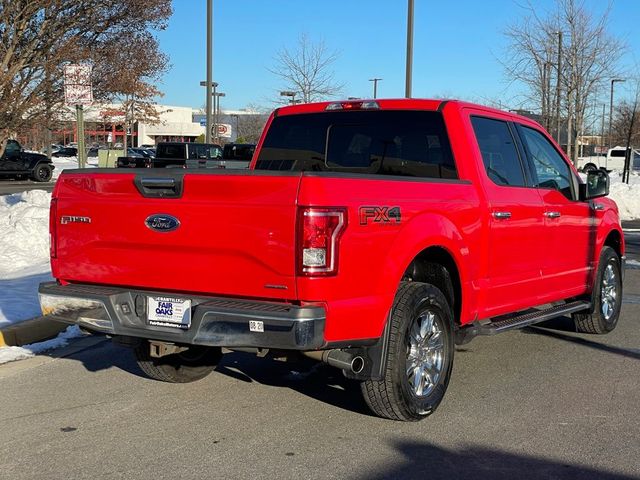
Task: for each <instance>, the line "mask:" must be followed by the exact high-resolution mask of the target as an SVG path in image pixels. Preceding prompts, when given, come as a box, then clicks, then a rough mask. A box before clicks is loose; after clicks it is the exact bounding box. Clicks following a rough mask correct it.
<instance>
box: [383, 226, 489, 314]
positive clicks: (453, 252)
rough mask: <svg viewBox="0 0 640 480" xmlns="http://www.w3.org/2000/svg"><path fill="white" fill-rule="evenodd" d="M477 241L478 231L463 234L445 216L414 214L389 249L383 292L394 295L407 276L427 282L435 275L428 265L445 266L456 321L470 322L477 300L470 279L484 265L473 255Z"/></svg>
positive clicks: (474, 288) (475, 275)
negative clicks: (426, 267) (480, 265)
mask: <svg viewBox="0 0 640 480" xmlns="http://www.w3.org/2000/svg"><path fill="white" fill-rule="evenodd" d="M477 240H478V239H477V238H476V236H474V234H471V236H469V235H467V236H463V235H461V232H460V231H459V230H458V228H457V227H456V225H455V224H454V223H453V222H452V221H451V220H450V219H449V218H447V217H444V216H443V215H439V214H436V213H425V214H422V215H419V216H417V217H414V218H413V219H412V220H411V221H410V222H409V223H408V224H407V225H405V226H404V228H403V229H402V230H401V231H400V232H399V233H398V235H397V237H396V240H395V242H394V243H393V245H392V247H391V248H390V249H389V253H388V255H387V259H386V263H385V272H387V275H385V276H384V278H382V279H381V282H383V283H382V285H381V287H382V288H381V290H380V291H384V292H388V293H389V294H391V295H392V297H391V298H393V296H394V295H395V292H396V291H397V290H398V287H399V286H400V283H401V282H402V281H403V279H405V277H407V276H409V277H410V278H413V279H414V280H415V281H424V279H425V278H428V277H429V276H430V277H433V276H434V275H433V272H428V271H426V270H425V267H424V265H425V264H427V263H433V264H438V265H442V266H443V267H445V268H446V269H447V270H448V271H449V273H450V275H451V282H452V284H453V290H454V303H453V305H452V306H453V307H454V313H455V318H456V322H457V323H466V322H467V321H469V318H470V317H471V313H470V312H472V311H474V308H475V304H476V301H477V298H476V297H477V292H476V287H475V286H474V285H473V282H470V280H472V279H473V278H475V277H477V275H478V271H477V270H478V269H479V268H480V267H479V263H480V262H479V261H476V260H477V258H475V257H477V254H476V255H474V254H473V252H475V251H476V250H479V247H477V248H476V249H474V248H471V247H470V246H469V245H467V243H470V244H472V245H475V244H479V243H480V242H479V241H477ZM472 257H473V258H472ZM436 277H437V275H436ZM390 306H391V305H389V307H390Z"/></svg>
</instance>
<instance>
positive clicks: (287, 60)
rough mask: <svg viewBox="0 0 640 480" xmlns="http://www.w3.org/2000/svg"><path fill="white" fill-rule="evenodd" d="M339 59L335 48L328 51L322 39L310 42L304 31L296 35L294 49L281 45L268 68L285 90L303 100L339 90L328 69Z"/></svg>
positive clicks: (332, 94) (331, 93)
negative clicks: (272, 64) (272, 63)
mask: <svg viewBox="0 0 640 480" xmlns="http://www.w3.org/2000/svg"><path fill="white" fill-rule="evenodd" d="M337 59H338V52H337V51H329V50H328V49H327V46H326V45H325V43H324V41H322V40H321V41H319V42H318V43H313V42H312V41H311V40H309V38H308V36H307V35H306V34H304V33H303V34H301V35H300V36H299V37H298V42H297V45H296V47H295V49H294V50H290V49H288V48H286V47H283V48H282V49H281V50H280V51H279V52H278V53H277V54H276V57H275V65H274V67H273V68H269V69H268V70H269V71H270V72H271V73H273V74H274V75H276V76H277V77H279V78H280V79H281V80H282V81H283V82H284V90H289V91H293V92H295V93H296V96H299V97H300V98H301V100H302V102H304V103H308V102H314V101H318V100H322V99H325V98H327V97H331V96H334V95H337V94H338V93H340V90H341V89H342V85H341V84H339V83H336V82H335V80H334V74H333V71H332V70H331V67H332V65H333V63H334V62H335V61H336V60H337Z"/></svg>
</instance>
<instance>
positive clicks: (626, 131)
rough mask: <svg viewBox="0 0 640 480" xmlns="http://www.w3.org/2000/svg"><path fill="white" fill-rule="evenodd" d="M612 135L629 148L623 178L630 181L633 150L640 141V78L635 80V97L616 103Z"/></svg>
mask: <svg viewBox="0 0 640 480" xmlns="http://www.w3.org/2000/svg"><path fill="white" fill-rule="evenodd" d="M611 136H612V139H613V142H614V144H615V145H625V146H626V148H627V154H626V157H625V166H624V171H623V174H622V180H623V181H626V182H627V183H629V172H630V171H631V168H632V167H633V165H632V164H631V161H632V159H633V150H634V147H638V144H639V143H640V80H636V81H635V92H634V96H633V98H632V99H631V100H630V101H623V102H621V103H620V104H618V105H616V116H615V118H614V120H613V125H612V128H611Z"/></svg>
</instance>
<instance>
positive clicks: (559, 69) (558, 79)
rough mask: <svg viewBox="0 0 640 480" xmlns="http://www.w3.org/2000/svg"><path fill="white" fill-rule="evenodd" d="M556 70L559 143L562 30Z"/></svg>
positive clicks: (559, 34) (558, 140) (557, 139)
mask: <svg viewBox="0 0 640 480" xmlns="http://www.w3.org/2000/svg"><path fill="white" fill-rule="evenodd" d="M557 67H558V71H557V78H556V122H557V127H556V142H558V145H560V93H561V88H562V87H561V85H562V84H561V83H560V82H561V79H562V32H558V65H557Z"/></svg>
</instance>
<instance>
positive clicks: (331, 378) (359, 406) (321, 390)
mask: <svg viewBox="0 0 640 480" xmlns="http://www.w3.org/2000/svg"><path fill="white" fill-rule="evenodd" d="M216 373H221V374H223V375H226V376H228V377H232V378H235V379H238V380H241V381H244V382H256V383H259V384H261V385H268V386H270V387H282V388H289V389H291V390H294V391H296V392H298V393H300V394H302V395H305V396H307V397H310V398H313V399H315V400H318V401H320V402H322V403H326V404H329V405H333V406H334V407H338V408H341V409H344V410H348V411H350V412H354V413H360V414H362V415H366V416H373V415H372V414H371V413H370V411H369V410H368V408H367V406H366V405H365V403H364V399H363V398H362V394H361V393H360V385H359V383H358V382H356V381H353V380H349V379H347V378H345V377H344V375H343V374H342V372H341V371H340V370H338V369H336V368H333V367H330V366H328V365H324V364H322V363H318V362H315V361H313V360H309V359H305V358H302V359H301V360H300V361H296V362H289V363H288V362H280V361H276V360H272V359H268V358H257V357H256V356H255V355H251V354H248V353H240V352H233V353H228V354H225V355H224V356H223V357H222V361H221V362H220V363H219V364H218V366H217V368H216Z"/></svg>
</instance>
